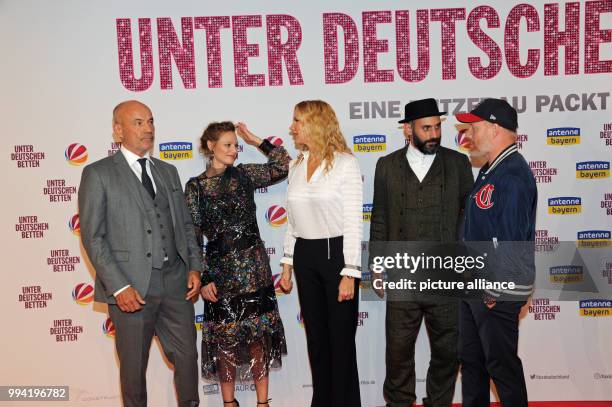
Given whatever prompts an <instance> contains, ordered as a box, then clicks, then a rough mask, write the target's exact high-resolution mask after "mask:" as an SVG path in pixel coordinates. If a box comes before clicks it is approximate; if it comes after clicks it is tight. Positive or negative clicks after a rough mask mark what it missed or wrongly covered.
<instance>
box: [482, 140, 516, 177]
mask: <svg viewBox="0 0 612 407" xmlns="http://www.w3.org/2000/svg"><path fill="white" fill-rule="evenodd" d="M517 151H518V147H517V146H516V144H510V145H509V146H508V147H506V148H505V149H504V151H502V152H501V153H499V155H498V156H497V157H495V160H493V162H492V163H491V165H490V166H489V167H488V168H487V169H486V170H485V174H489V173H490V172H491V171H493V169H494V168H495V167H497V166H498V165H499V164H500V163H501V162H502V161H503V160H505V159H506V158H507V157H509V156H510V155H512V154H514V153H516V152H517Z"/></svg>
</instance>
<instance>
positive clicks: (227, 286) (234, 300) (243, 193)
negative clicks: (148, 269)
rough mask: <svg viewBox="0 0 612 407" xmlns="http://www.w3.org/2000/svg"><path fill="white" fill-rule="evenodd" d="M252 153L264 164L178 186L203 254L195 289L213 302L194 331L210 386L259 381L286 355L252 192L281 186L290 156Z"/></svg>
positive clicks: (269, 148)
mask: <svg viewBox="0 0 612 407" xmlns="http://www.w3.org/2000/svg"><path fill="white" fill-rule="evenodd" d="M259 148H260V150H261V151H262V152H264V154H266V155H267V156H268V162H267V163H266V164H239V165H237V166H235V167H229V168H228V169H227V170H225V172H224V173H222V174H220V175H216V176H212V177H209V176H207V175H206V172H204V173H202V174H200V175H199V176H197V177H194V178H191V179H190V180H189V181H188V182H187V185H186V187H185V195H186V200H187V206H188V208H189V211H190V212H191V216H192V219H193V223H194V226H195V229H196V236H197V238H198V242H199V244H200V246H201V247H202V248H203V249H205V250H203V251H204V253H205V254H204V260H203V261H204V273H203V276H202V286H203V287H204V286H205V285H206V284H209V283H211V282H214V283H215V286H216V288H217V298H218V301H217V302H216V303H212V302H209V301H205V302H204V322H203V330H202V354H201V357H202V376H203V377H204V378H205V379H207V380H211V381H216V380H220V381H225V382H227V381H234V380H238V381H247V380H252V379H255V380H258V379H261V378H262V377H265V376H267V374H268V371H269V369H270V368H278V367H280V366H281V356H282V355H286V354H287V346H286V342H285V334H284V329H283V324H282V321H281V319H280V314H279V312H278V305H277V302H276V294H275V291H274V283H273V280H272V272H271V269H270V259H269V257H268V254H267V252H266V248H265V246H264V243H263V241H262V240H261V237H260V235H259V228H258V226H257V218H256V206H255V200H254V191H255V189H257V188H262V187H267V186H270V185H272V184H275V183H277V182H279V181H282V180H283V179H285V178H286V177H287V174H288V170H289V167H288V165H289V161H290V157H289V155H288V154H287V152H286V150H285V149H284V148H282V147H275V146H273V145H272V144H271V143H270V142H268V141H264V142H263V143H262V144H261V145H260V146H259ZM205 241H206V244H204V242H205Z"/></svg>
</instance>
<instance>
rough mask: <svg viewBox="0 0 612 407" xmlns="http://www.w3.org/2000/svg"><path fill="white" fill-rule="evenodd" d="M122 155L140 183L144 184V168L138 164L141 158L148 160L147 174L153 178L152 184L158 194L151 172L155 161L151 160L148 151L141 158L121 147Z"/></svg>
mask: <svg viewBox="0 0 612 407" xmlns="http://www.w3.org/2000/svg"><path fill="white" fill-rule="evenodd" d="M121 153H122V154H123V156H124V157H125V159H126V160H127V163H128V165H129V166H130V168H131V169H132V171H133V172H134V174H136V177H137V178H138V181H140V182H142V167H141V166H140V163H139V162H138V160H139V159H141V158H146V159H147V165H146V167H147V174H149V178H151V182H152V183H153V190H154V191H155V192H157V186H156V185H155V180H154V179H153V173H152V172H151V165H155V163H154V162H153V160H151V154H149V152H148V151H147V153H146V154H145V155H144V156H142V157H140V156H139V155H137V154H134V153H132V152H131V151H130V150H128V149H127V148H125V147H124V146H121Z"/></svg>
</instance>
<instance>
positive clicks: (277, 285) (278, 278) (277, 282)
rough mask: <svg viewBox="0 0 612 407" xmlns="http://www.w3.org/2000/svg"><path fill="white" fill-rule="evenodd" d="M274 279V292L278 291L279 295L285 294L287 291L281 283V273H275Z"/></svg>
mask: <svg viewBox="0 0 612 407" xmlns="http://www.w3.org/2000/svg"><path fill="white" fill-rule="evenodd" d="M272 281H273V282H274V292H275V293H276V296H277V297H280V296H281V295H285V293H284V292H283V290H282V288H281V285H280V281H281V275H280V273H279V274H274V275H273V276H272Z"/></svg>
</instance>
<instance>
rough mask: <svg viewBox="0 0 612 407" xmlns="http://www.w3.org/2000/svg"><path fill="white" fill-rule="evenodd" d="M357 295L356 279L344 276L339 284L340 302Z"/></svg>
mask: <svg viewBox="0 0 612 407" xmlns="http://www.w3.org/2000/svg"><path fill="white" fill-rule="evenodd" d="M354 296H355V279H354V278H353V277H349V276H342V280H340V285H339V286H338V302H342V301H350V300H352V299H353V297H354Z"/></svg>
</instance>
